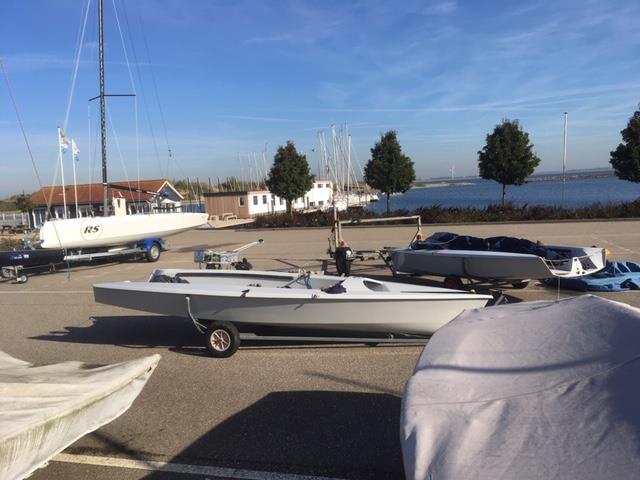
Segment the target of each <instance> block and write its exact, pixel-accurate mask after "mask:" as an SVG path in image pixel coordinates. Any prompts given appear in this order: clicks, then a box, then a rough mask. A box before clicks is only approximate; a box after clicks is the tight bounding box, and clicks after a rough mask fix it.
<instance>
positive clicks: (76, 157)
mask: <svg viewBox="0 0 640 480" xmlns="http://www.w3.org/2000/svg"><path fill="white" fill-rule="evenodd" d="M71 154H72V155H73V159H74V160H75V161H76V162H77V161H78V160H80V149H79V148H78V145H76V141H75V140H74V139H73V138H72V139H71Z"/></svg>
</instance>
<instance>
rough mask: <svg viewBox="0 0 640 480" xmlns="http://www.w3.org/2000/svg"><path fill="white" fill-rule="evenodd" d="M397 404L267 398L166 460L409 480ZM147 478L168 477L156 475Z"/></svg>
mask: <svg viewBox="0 0 640 480" xmlns="http://www.w3.org/2000/svg"><path fill="white" fill-rule="evenodd" d="M399 421H400V398H399V397H397V396H394V395H389V394H380V393H354V392H332V391H297V392H296V391H293V392H274V393H270V394H268V395H267V396H265V397H264V398H262V399H261V400H259V401H258V402H256V403H255V404H253V405H251V406H250V407H248V408H246V409H245V410H242V411H241V412H239V413H237V414H236V415H234V416H232V417H230V418H229V419H227V420H225V421H224V422H223V423H221V424H219V425H217V426H214V427H213V428H211V430H210V431H209V432H208V433H206V434H205V435H203V436H202V437H200V438H199V439H198V440H196V441H195V442H194V443H192V444H191V445H189V446H188V447H186V448H185V449H184V450H182V451H181V452H180V453H178V454H177V455H176V456H175V457H174V458H172V459H170V460H169V461H170V462H172V463H186V464H201V465H215V466H218V467H230V468H234V467H235V468H241V469H249V470H260V471H271V472H279V473H297V474H310V475H324V476H329V477H340V478H352V479H364V478H376V479H395V478H404V475H403V467H402V455H401V451H400V434H399V428H400V427H399ZM145 478H146V479H148V480H160V479H165V478H171V476H168V475H167V473H166V472H162V471H159V472H154V473H152V474H150V475H148V476H147V477H145Z"/></svg>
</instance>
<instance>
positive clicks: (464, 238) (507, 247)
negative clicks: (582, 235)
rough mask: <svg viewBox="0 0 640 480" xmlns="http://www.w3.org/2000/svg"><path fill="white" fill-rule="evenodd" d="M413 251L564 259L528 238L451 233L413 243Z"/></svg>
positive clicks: (559, 253) (436, 235) (434, 235)
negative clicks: (486, 236) (456, 251)
mask: <svg viewBox="0 0 640 480" xmlns="http://www.w3.org/2000/svg"><path fill="white" fill-rule="evenodd" d="M411 249H412V250H443V249H448V250H476V251H477V250H479V251H491V252H506V253H523V254H528V255H537V256H538V257H542V258H546V259H548V260H559V259H561V258H564V256H563V255H562V254H561V252H559V251H557V250H550V249H548V248H546V247H545V246H544V245H542V244H541V243H540V242H532V241H531V240H527V239H526V238H514V237H489V238H478V237H472V236H470V235H458V234H457V233H451V232H436V233H434V234H433V235H431V236H430V237H429V238H426V239H425V240H415V241H413V242H412V243H411Z"/></svg>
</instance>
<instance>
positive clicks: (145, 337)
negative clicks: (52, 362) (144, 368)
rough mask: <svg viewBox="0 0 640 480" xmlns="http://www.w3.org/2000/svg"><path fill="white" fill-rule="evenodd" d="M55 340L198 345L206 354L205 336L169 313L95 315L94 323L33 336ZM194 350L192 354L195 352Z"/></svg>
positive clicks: (179, 346) (150, 345) (141, 345)
mask: <svg viewBox="0 0 640 480" xmlns="http://www.w3.org/2000/svg"><path fill="white" fill-rule="evenodd" d="M30 338H31V339H34V340H46V341H52V342H67V343H88V344H97V345H117V346H122V347H129V348H154V347H171V349H173V348H175V349H176V351H181V349H183V348H185V347H197V351H198V354H202V355H204V354H205V353H206V352H205V348H204V343H203V337H202V335H201V334H199V333H198V332H197V331H196V329H195V328H194V326H193V324H191V323H190V322H189V321H188V320H186V319H184V318H179V317H166V316H148V315H140V316H119V317H112V316H108V317H91V323H89V324H87V325H82V326H70V327H65V329H64V330H61V331H52V332H49V334H46V335H38V336H35V337H30ZM193 350H194V351H190V353H191V354H194V353H195V350H196V349H193Z"/></svg>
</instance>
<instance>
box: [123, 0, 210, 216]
mask: <svg viewBox="0 0 640 480" xmlns="http://www.w3.org/2000/svg"><path fill="white" fill-rule="evenodd" d="M135 5H136V7H137V12H138V23H139V25H140V33H141V35H142V40H143V42H144V47H145V51H146V54H147V61H148V65H149V72H150V74H151V80H152V82H153V90H154V93H155V98H156V103H157V105H158V111H159V112H160V121H161V123H162V129H163V132H164V138H165V142H166V143H167V152H168V154H169V158H168V159H167V178H168V176H169V168H170V165H171V166H173V167H175V168H176V169H177V170H178V171H179V172H180V173H181V174H182V175H183V176H184V172H183V171H182V169H181V168H180V165H179V164H178V163H177V162H176V161H175V158H174V156H173V150H172V149H171V144H170V142H169V134H168V131H167V123H166V121H165V116H164V110H163V109H162V103H161V102H160V94H159V91H158V83H157V81H156V75H155V72H154V70H153V63H152V62H151V54H150V52H149V43H148V42H147V37H146V35H145V32H144V25H143V23H142V15H141V14H140V4H139V3H138V2H136V3H135ZM186 178H187V188H188V189H189V190H190V191H191V193H193V195H194V197H195V193H196V192H195V189H194V187H193V186H192V185H191V181H190V180H189V177H188V176H187V177H186ZM197 198H198V203H199V197H197Z"/></svg>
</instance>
